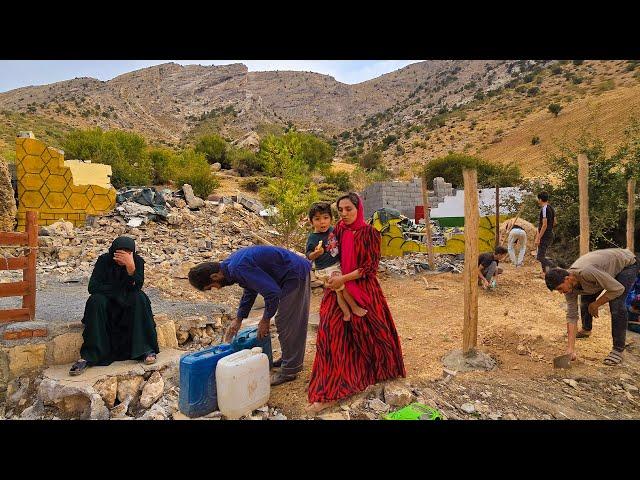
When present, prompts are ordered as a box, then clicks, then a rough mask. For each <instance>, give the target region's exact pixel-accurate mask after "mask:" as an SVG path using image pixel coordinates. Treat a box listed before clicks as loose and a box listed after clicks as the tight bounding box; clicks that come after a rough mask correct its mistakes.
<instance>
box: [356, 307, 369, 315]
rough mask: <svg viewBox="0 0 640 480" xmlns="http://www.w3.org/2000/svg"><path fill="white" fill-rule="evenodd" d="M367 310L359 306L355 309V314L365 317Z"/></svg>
mask: <svg viewBox="0 0 640 480" xmlns="http://www.w3.org/2000/svg"><path fill="white" fill-rule="evenodd" d="M367 313H368V312H367V310H365V309H364V308H362V307H357V308H354V309H353V314H354V315H357V316H358V317H364V316H365V315H366V314H367Z"/></svg>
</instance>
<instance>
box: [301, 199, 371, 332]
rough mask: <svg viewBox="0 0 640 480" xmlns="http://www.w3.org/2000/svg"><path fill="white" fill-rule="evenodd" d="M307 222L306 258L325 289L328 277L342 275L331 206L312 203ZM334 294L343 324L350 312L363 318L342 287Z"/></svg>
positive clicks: (361, 311) (349, 318) (361, 312)
mask: <svg viewBox="0 0 640 480" xmlns="http://www.w3.org/2000/svg"><path fill="white" fill-rule="evenodd" d="M309 221H310V222H311V225H312V226H313V233H311V234H309V237H308V238H307V248H306V249H305V251H306V254H307V258H308V259H309V260H311V261H312V262H313V263H314V266H315V274H316V278H318V280H320V281H322V282H323V283H324V284H325V287H326V283H327V280H329V278H330V277H332V276H333V275H342V270H341V269H340V251H339V249H338V240H337V239H336V237H335V235H334V234H333V227H332V226H331V205H329V204H328V203H326V202H318V203H314V204H313V205H312V207H311V209H310V210H309ZM335 292H336V295H337V297H338V305H339V306H340V309H341V310H342V313H343V314H344V321H345V322H348V321H350V320H351V312H353V313H355V314H356V315H357V316H359V317H364V316H365V315H366V314H367V311H366V310H365V309H364V308H362V307H361V306H360V305H358V304H357V303H356V301H355V300H354V299H353V297H352V296H351V295H350V294H349V292H347V289H346V288H344V285H343V286H342V287H340V288H339V289H338V290H335Z"/></svg>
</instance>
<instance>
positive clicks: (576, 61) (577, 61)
mask: <svg viewBox="0 0 640 480" xmlns="http://www.w3.org/2000/svg"><path fill="white" fill-rule="evenodd" d="M583 63H584V60H574V61H573V64H574V65H576V66H578V65H582V64H583Z"/></svg>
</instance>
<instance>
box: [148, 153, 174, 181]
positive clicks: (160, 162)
mask: <svg viewBox="0 0 640 480" xmlns="http://www.w3.org/2000/svg"><path fill="white" fill-rule="evenodd" d="M149 159H150V160H151V166H152V167H153V183H154V184H155V185H159V184H162V183H167V182H168V181H169V180H171V167H172V164H173V162H174V161H175V153H174V152H172V151H171V150H169V149H166V148H155V149H152V150H149Z"/></svg>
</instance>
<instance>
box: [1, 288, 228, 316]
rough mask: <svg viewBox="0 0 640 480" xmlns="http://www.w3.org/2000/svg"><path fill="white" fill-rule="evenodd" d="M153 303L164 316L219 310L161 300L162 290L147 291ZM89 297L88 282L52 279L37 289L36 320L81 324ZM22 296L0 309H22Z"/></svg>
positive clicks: (3, 301)
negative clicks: (68, 281) (64, 281)
mask: <svg viewBox="0 0 640 480" xmlns="http://www.w3.org/2000/svg"><path fill="white" fill-rule="evenodd" d="M144 292H145V293H146V294H147V295H148V296H149V299H150V300H151V308H152V309H153V313H154V314H159V313H165V314H168V315H173V316H176V315H177V316H189V315H206V316H210V315H212V314H213V313H215V312H218V311H220V305H216V304H214V303H210V302H189V301H181V300H176V299H167V298H162V295H161V293H160V291H159V290H157V289H155V288H145V289H144ZM87 298H89V292H88V291H87V283H86V282H81V283H59V282H58V281H56V280H53V279H52V280H49V281H47V282H46V283H44V284H41V285H39V286H38V290H37V294H36V318H37V319H38V320H40V321H45V322H76V321H77V322H79V321H80V320H81V319H82V315H83V313H84V305H85V303H86V301H87ZM21 302H22V298H21V297H7V298H0V308H17V307H20V306H21Z"/></svg>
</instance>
